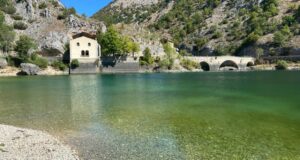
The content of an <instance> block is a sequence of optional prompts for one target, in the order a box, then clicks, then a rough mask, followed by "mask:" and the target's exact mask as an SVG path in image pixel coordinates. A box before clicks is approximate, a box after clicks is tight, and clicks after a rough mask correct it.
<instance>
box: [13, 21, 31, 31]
mask: <svg viewBox="0 0 300 160" xmlns="http://www.w3.org/2000/svg"><path fill="white" fill-rule="evenodd" d="M13 26H14V29H18V30H26V29H27V28H28V26H27V25H26V24H25V23H24V22H14V25H13Z"/></svg>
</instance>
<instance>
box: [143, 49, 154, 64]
mask: <svg viewBox="0 0 300 160" xmlns="http://www.w3.org/2000/svg"><path fill="white" fill-rule="evenodd" d="M143 54H144V56H143V57H140V65H142V66H143V65H152V64H153V63H154V58H153V57H152V55H151V50H150V49H149V48H148V47H147V48H146V49H145V50H144V52H143Z"/></svg>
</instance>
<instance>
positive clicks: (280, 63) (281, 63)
mask: <svg viewBox="0 0 300 160" xmlns="http://www.w3.org/2000/svg"><path fill="white" fill-rule="evenodd" d="M287 69H288V63H287V62H286V61H283V60H279V61H278V62H277V65H276V70H287Z"/></svg>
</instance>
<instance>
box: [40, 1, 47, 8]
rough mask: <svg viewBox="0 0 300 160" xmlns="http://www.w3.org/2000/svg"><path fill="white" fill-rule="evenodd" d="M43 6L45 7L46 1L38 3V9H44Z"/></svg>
mask: <svg viewBox="0 0 300 160" xmlns="http://www.w3.org/2000/svg"><path fill="white" fill-rule="evenodd" d="M45 8H47V4H46V2H42V3H41V4H39V9H45Z"/></svg>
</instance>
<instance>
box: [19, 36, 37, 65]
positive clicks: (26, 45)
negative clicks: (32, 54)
mask: <svg viewBox="0 0 300 160" xmlns="http://www.w3.org/2000/svg"><path fill="white" fill-rule="evenodd" d="M34 48H36V44H35V42H34V40H33V39H31V38H30V37H28V36H25V35H22V36H20V39H19V40H18V41H17V42H16V47H15V51H16V52H17V53H18V55H19V57H21V58H23V59H27V58H28V56H29V53H28V52H29V50H30V49H34Z"/></svg>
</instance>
